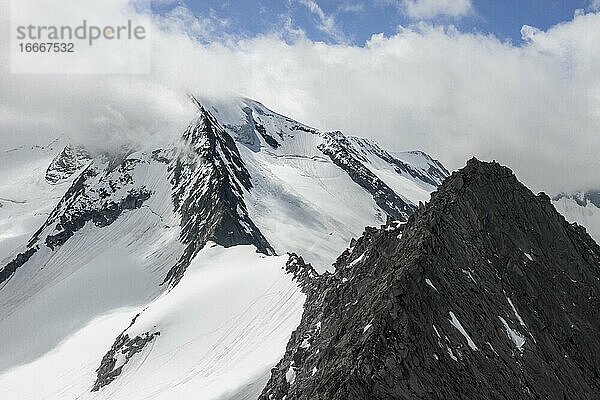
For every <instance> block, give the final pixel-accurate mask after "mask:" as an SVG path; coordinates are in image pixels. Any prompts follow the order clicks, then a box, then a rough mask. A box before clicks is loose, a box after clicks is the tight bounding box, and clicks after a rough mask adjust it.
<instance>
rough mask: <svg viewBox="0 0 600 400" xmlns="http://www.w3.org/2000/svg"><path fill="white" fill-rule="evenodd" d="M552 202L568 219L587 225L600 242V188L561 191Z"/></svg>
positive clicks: (591, 233)
mask: <svg viewBox="0 0 600 400" xmlns="http://www.w3.org/2000/svg"><path fill="white" fill-rule="evenodd" d="M552 204H554V207H556V209H557V210H558V212H560V213H561V214H562V215H564V216H565V218H567V220H568V221H570V222H577V223H578V224H581V225H583V226H585V227H586V229H587V230H588V232H589V234H590V236H592V237H593V238H594V239H595V240H596V242H598V243H600V190H589V191H586V192H575V193H571V194H567V193H561V194H559V195H557V196H554V197H553V198H552Z"/></svg>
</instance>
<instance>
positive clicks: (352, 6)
mask: <svg viewBox="0 0 600 400" xmlns="http://www.w3.org/2000/svg"><path fill="white" fill-rule="evenodd" d="M338 10H339V11H341V12H346V13H360V12H363V11H364V10H365V4H364V3H361V2H356V3H352V2H344V3H342V4H340V5H339V6H338Z"/></svg>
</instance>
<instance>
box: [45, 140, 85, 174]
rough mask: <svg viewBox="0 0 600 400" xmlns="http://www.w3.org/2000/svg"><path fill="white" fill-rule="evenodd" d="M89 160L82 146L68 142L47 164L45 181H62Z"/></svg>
mask: <svg viewBox="0 0 600 400" xmlns="http://www.w3.org/2000/svg"><path fill="white" fill-rule="evenodd" d="M90 161H91V157H90V155H89V153H88V152H87V151H86V150H85V149H84V148H82V147H78V146H74V145H72V144H68V145H67V146H65V148H64V149H63V150H62V151H61V152H60V153H59V154H58V155H57V156H56V157H54V159H53V160H52V162H51V163H50V165H49V166H48V169H47V170H46V181H48V182H49V183H58V182H61V181H64V180H66V179H68V178H70V177H71V176H72V175H73V174H74V173H75V172H77V171H78V170H79V169H81V168H83V167H84V166H85V165H86V164H88V163H89V162H90Z"/></svg>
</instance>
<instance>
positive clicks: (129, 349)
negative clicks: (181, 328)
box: [91, 314, 160, 392]
mask: <svg viewBox="0 0 600 400" xmlns="http://www.w3.org/2000/svg"><path fill="white" fill-rule="evenodd" d="M138 316H139V314H138V315H136V316H135V317H134V318H133V320H132V321H131V324H130V325H129V327H128V328H127V329H129V328H131V326H132V325H133V324H134V323H135V321H136V319H137V318H138ZM127 329H126V330H125V331H123V332H122V333H121V334H120V335H119V336H117V339H116V340H115V342H114V343H113V345H112V347H111V348H110V350H109V351H108V352H107V353H106V354H105V355H104V357H102V361H101V362H100V366H99V367H98V369H96V381H95V382H94V385H93V386H92V390H91V391H92V392H97V391H98V390H100V389H101V388H102V387H104V386H106V385H108V384H109V383H111V382H112V381H114V380H115V379H116V378H117V377H118V376H119V375H121V372H122V371H123V367H124V366H125V365H126V364H127V363H128V362H129V360H130V359H131V357H133V356H134V355H135V354H137V353H139V352H141V351H142V350H143V349H144V347H146V345H147V344H149V343H150V342H152V341H153V340H154V338H156V337H158V336H160V332H158V331H156V332H152V333H150V332H145V333H143V334H141V335H136V336H135V337H133V338H130V337H129V335H128V334H127V333H126V331H127Z"/></svg>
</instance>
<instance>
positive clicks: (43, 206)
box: [0, 139, 70, 265]
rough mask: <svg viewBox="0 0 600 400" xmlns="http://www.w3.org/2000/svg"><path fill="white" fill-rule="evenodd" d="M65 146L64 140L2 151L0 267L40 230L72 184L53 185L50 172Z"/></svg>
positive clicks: (0, 170)
mask: <svg viewBox="0 0 600 400" xmlns="http://www.w3.org/2000/svg"><path fill="white" fill-rule="evenodd" d="M64 146H65V143H63V141H62V140H59V139H57V140H55V141H53V142H52V143H48V144H44V145H30V146H20V147H16V148H0V265H4V264H5V262H4V261H5V260H6V258H9V257H11V256H12V255H13V254H14V252H15V250H16V249H17V248H18V247H19V246H22V245H23V244H24V243H26V242H27V240H28V239H29V238H30V237H31V235H32V234H33V233H34V232H35V231H36V230H37V229H38V228H39V227H40V225H41V224H42V223H43V222H44V220H45V219H46V218H47V217H48V214H49V213H50V211H52V209H53V208H54V206H55V205H56V203H57V202H58V200H59V199H60V198H61V197H62V195H63V194H64V192H65V191H66V190H67V189H68V188H69V186H70V182H68V181H63V182H61V183H59V184H57V185H52V184H50V183H49V182H47V181H46V179H45V173H46V169H47V168H48V165H50V163H51V162H52V160H53V158H54V157H56V155H57V154H58V153H59V152H60V151H61V149H62V148H63V147H64Z"/></svg>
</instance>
